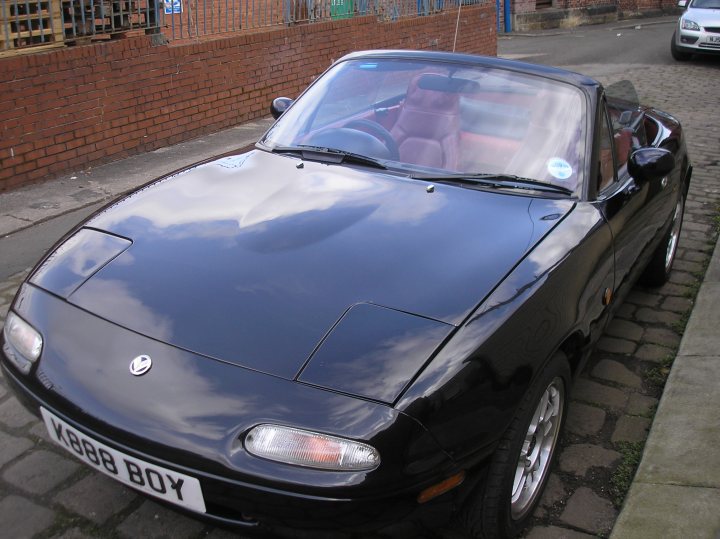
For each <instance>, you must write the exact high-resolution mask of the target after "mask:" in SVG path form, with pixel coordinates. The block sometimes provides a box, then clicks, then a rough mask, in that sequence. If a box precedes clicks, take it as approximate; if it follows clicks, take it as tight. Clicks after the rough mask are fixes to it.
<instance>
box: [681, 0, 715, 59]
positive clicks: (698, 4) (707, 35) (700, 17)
mask: <svg viewBox="0 0 720 539" xmlns="http://www.w3.org/2000/svg"><path fill="white" fill-rule="evenodd" d="M678 7H681V8H685V12H684V13H683V14H682V16H681V17H680V19H678V23H677V28H676V29H675V32H674V33H673V37H672V42H671V43H670V52H671V53H672V56H673V58H675V60H678V61H684V60H689V59H690V56H692V55H693V54H720V0H680V1H679V2H678Z"/></svg>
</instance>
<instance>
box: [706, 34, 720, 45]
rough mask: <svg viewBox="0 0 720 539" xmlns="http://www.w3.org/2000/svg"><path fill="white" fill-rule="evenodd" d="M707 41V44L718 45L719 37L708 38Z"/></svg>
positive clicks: (719, 42)
mask: <svg viewBox="0 0 720 539" xmlns="http://www.w3.org/2000/svg"><path fill="white" fill-rule="evenodd" d="M707 41H708V43H717V44H718V45H720V36H708V38H707Z"/></svg>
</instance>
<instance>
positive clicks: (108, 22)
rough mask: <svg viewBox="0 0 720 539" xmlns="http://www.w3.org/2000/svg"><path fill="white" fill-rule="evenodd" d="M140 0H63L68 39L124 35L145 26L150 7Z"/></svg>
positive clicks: (66, 36)
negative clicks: (139, 0)
mask: <svg viewBox="0 0 720 539" xmlns="http://www.w3.org/2000/svg"><path fill="white" fill-rule="evenodd" d="M140 4H141V5H140V10H138V1H137V0H93V1H92V2H91V1H90V0H84V1H83V0H62V7H63V18H64V20H65V38H66V39H75V38H80V37H83V36H96V35H102V34H112V33H116V32H124V31H127V30H131V29H133V28H142V27H144V26H145V24H146V22H145V18H146V14H147V12H146V8H145V7H144V6H146V5H147V4H145V2H141V3H140Z"/></svg>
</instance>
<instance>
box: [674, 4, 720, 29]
mask: <svg viewBox="0 0 720 539" xmlns="http://www.w3.org/2000/svg"><path fill="white" fill-rule="evenodd" d="M683 18H685V19H690V20H691V21H695V22H696V23H698V24H699V25H700V26H718V25H720V9H706V8H693V7H691V8H689V9H688V10H687V11H685V13H684V14H683Z"/></svg>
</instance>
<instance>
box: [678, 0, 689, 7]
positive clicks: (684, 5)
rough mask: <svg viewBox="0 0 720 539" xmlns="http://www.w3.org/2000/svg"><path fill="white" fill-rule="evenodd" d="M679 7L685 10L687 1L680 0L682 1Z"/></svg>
mask: <svg viewBox="0 0 720 539" xmlns="http://www.w3.org/2000/svg"><path fill="white" fill-rule="evenodd" d="M677 5H678V7H681V8H683V9H684V8H686V7H687V0H680V1H679V2H678V3H677Z"/></svg>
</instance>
